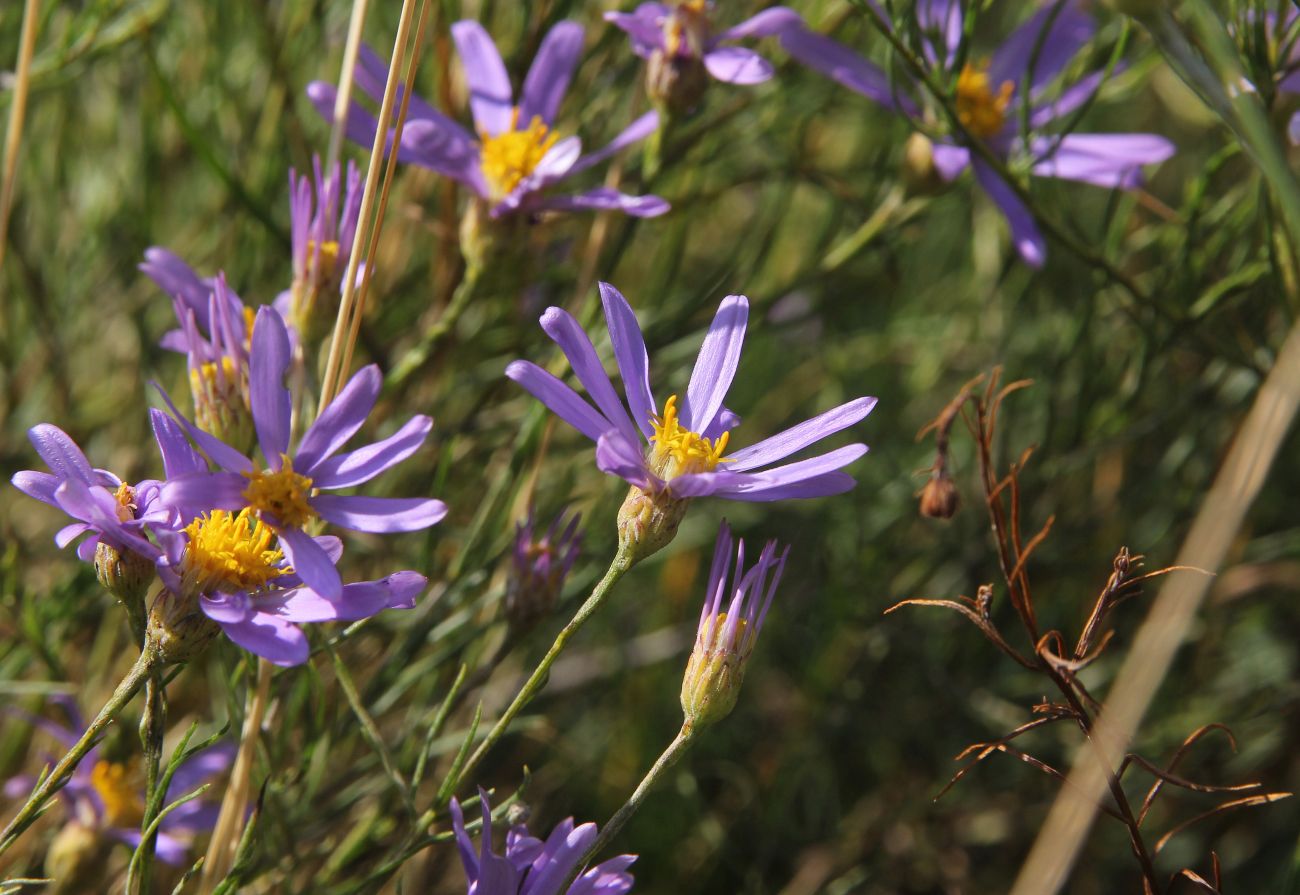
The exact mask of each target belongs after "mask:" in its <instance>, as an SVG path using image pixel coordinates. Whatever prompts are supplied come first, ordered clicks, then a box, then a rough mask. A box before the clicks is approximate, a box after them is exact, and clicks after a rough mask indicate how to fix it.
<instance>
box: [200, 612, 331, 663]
mask: <svg viewBox="0 0 1300 895" xmlns="http://www.w3.org/2000/svg"><path fill="white" fill-rule="evenodd" d="M218 624H220V622H218ZM221 630H222V631H224V632H225V634H226V636H227V637H229V638H230V639H231V640H233V641H234V642H235V643H237V644H238V645H239V646H242V647H243V648H244V649H246V650H248V651H249V652H250V653H253V654H254V655H258V656H261V657H262V658H263V659H266V660H267V661H269V662H271V663H272V664H274V665H284V666H287V665H301V664H302V663H303V662H306V661H307V658H308V656H310V655H311V648H310V646H309V645H308V644H307V636H306V635H305V634H303V633H302V631H300V630H298V628H297V627H296V626H295V625H294V624H293V623H291V622H287V621H285V620H284V619H281V618H276V617H275V616H273V615H267V614H265V613H260V612H258V613H254V614H252V615H250V616H249V617H248V619H247V620H245V621H242V622H236V623H234V624H228V625H221Z"/></svg>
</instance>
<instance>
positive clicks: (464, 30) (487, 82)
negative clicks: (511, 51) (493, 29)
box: [451, 19, 514, 137]
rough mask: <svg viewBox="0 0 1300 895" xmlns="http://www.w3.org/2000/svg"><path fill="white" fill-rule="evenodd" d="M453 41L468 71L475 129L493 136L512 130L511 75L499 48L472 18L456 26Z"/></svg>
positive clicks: (470, 103)
mask: <svg viewBox="0 0 1300 895" xmlns="http://www.w3.org/2000/svg"><path fill="white" fill-rule="evenodd" d="M451 38H452V40H454V41H455V42H456V52H457V54H459V56H460V62H461V65H462V66H463V67H464V70H465V82H466V84H467V85H468V86H469V107H470V110H471V112H473V115H474V125H475V129H476V130H478V131H480V132H486V133H487V134H488V135H489V136H493V137H495V136H496V135H497V134H499V133H502V132H503V131H508V130H510V122H511V118H512V117H513V113H514V108H513V107H514V103H513V102H512V99H511V95H510V75H509V74H508V73H507V72H506V66H505V63H504V62H502V61H501V54H500V53H498V52H497V45H496V44H495V43H493V42H492V38H491V36H490V35H489V34H488V33H487V31H485V30H484V28H483V26H482V25H480V24H479V23H478V22H475V21H473V20H471V19H465V20H463V21H460V22H457V23H456V24H454V25H452V26H451Z"/></svg>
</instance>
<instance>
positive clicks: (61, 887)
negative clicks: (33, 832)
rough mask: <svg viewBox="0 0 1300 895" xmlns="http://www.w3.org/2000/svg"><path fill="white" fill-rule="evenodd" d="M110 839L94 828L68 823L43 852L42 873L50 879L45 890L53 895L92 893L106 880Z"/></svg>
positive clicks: (77, 823) (75, 822) (72, 822)
mask: <svg viewBox="0 0 1300 895" xmlns="http://www.w3.org/2000/svg"><path fill="white" fill-rule="evenodd" d="M111 845H112V841H111V840H109V839H108V838H106V837H104V836H102V835H100V833H99V831H98V830H96V829H94V828H93V827H89V826H86V825H85V824H82V823H79V822H78V821H75V820H74V821H71V822H69V823H68V824H67V825H66V826H65V827H64V828H63V829H61V830H59V832H58V834H57V835H56V836H55V837H54V839H53V840H52V841H51V842H50V847H49V850H48V851H46V853H45V874H44V875H45V876H48V877H49V878H50V879H51V880H53V882H52V883H51V884H50V888H48V889H46V890H45V891H47V892H51V893H56V895H77V893H82V892H94V891H96V890H97V889H98V888H99V886H100V885H103V884H104V883H105V876H106V872H107V869H108V868H107V862H108V856H109V850H110V846H111Z"/></svg>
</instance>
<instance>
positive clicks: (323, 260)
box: [307, 239, 339, 286]
mask: <svg viewBox="0 0 1300 895" xmlns="http://www.w3.org/2000/svg"><path fill="white" fill-rule="evenodd" d="M307 259H308V260H309V261H311V260H313V259H314V260H315V262H316V263H315V270H314V279H315V280H316V285H317V286H319V285H321V284H322V283H329V282H331V281H332V280H333V279H334V268H335V267H337V266H338V263H339V244H338V243H337V242H335V241H334V240H332V239H331V240H328V241H326V242H321V243H317V242H316V240H314V239H309V240H307Z"/></svg>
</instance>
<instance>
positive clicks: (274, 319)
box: [163, 307, 447, 601]
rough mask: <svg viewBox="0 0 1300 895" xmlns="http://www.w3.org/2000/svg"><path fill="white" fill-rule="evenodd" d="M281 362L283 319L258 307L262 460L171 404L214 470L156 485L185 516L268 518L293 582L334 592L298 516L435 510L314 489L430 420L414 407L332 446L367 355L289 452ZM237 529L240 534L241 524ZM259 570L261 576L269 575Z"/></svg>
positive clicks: (338, 480) (356, 423) (405, 448)
mask: <svg viewBox="0 0 1300 895" xmlns="http://www.w3.org/2000/svg"><path fill="white" fill-rule="evenodd" d="M289 363H290V346H289V334H288V331H287V329H286V328H285V324H284V321H283V319H282V318H281V317H280V315H279V313H278V312H276V311H275V310H274V309H272V308H268V307H263V308H262V309H261V310H260V311H259V312H258V314H257V322H256V325H255V326H254V328H253V341H252V350H251V359H250V366H249V382H250V389H249V391H250V394H249V398H250V402H251V405H252V413H253V423H254V426H255V428H256V429H257V437H258V442H259V444H260V446H261V449H262V456H263V458H264V462H265V465H258V464H254V463H253V461H252V460H250V459H249V458H248V457H246V456H244V454H242V453H240V452H239V451H237V450H235V449H234V448H232V447H231V446H230V445H228V444H226V443H224V442H223V441H221V440H220V439H217V438H215V437H213V436H212V435H209V434H208V433H206V432H204V431H203V430H202V429H199V428H198V427H196V426H194V425H193V424H192V423H190V422H189V421H188V420H186V419H185V418H184V417H182V416H180V414H179V413H177V414H176V415H177V420H178V422H179V423H180V424H181V425H182V426H183V427H184V428H185V430H186V431H187V432H188V433H189V435H190V437H191V438H193V439H194V441H195V443H196V444H197V445H198V446H199V448H200V449H201V450H202V451H203V452H204V453H205V454H207V456H208V457H209V458H210V459H211V460H212V461H213V462H214V463H216V464H217V465H218V466H219V467H221V471H219V472H207V471H197V470H195V471H190V472H187V473H185V474H181V475H177V476H169V477H168V480H167V482H166V483H165V484H164V485H163V495H164V497H165V499H166V500H167V501H168V502H169V503H171V504H174V505H175V506H177V507H181V508H184V509H186V510H187V511H189V515H190V516H191V517H197V516H198V515H200V514H202V513H212V512H213V511H216V510H223V511H227V513H239V512H240V511H242V510H244V509H246V508H247V509H248V510H249V513H248V514H247V515H246V516H245V517H244V518H245V519H246V520H247V522H246V526H245V527H247V525H249V524H253V523H254V522H256V523H261V524H263V525H265V526H269V528H270V529H271V530H273V531H274V532H275V535H276V537H277V540H278V548H277V549H280V550H283V552H284V556H285V558H286V559H287V560H288V561H289V563H290V564H291V565H292V567H293V570H294V573H295V574H296V575H297V576H299V577H300V578H301V580H302V582H303V583H304V584H305V585H307V586H308V587H309V588H311V589H312V590H313V591H315V592H316V593H317V594H319V595H320V596H321V597H323V598H324V599H326V600H331V601H337V600H339V599H340V598H341V597H342V594H343V581H342V579H341V578H340V577H339V573H338V570H337V569H336V568H335V567H334V558H333V557H331V556H330V554H329V552H328V551H327V550H326V549H325V548H324V547H322V546H321V544H320V543H319V542H318V541H317V539H316V538H313V537H312V536H311V535H310V534H308V533H307V531H306V530H305V527H306V526H308V525H310V524H314V523H315V520H317V519H323V520H325V521H326V522H332V523H334V524H335V525H339V526H342V527H343V528H350V529H353V530H356V531H370V532H380V533H387V532H400V531H416V530H418V529H422V528H427V527H429V526H430V525H433V524H435V523H436V522H438V521H439V520H440V519H442V517H443V516H444V515H446V512H447V507H446V504H444V503H443V502H442V501H440V500H432V499H428V498H389V497H363V496H360V495H332V494H324V493H321V492H322V491H332V490H335V489H339V488H351V487H353V486H354V485H359V484H361V483H363V482H368V481H370V480H371V479H372V478H374V477H375V476H377V475H379V474H380V473H381V472H384V471H385V470H387V469H389V468H390V467H392V466H395V465H396V464H397V463H400V462H401V461H402V460H405V459H406V458H407V457H409V456H410V455H411V454H413V453H414V452H415V451H416V450H417V449H418V448H419V447H420V445H422V444H423V443H424V440H425V438H426V437H428V435H429V431H430V429H431V428H432V427H433V421H432V420H431V419H429V417H427V416H414V417H412V418H411V419H410V420H408V421H407V423H406V424H405V425H404V426H402V427H401V428H400V429H399V430H398V431H397V432H395V433H394V434H393V435H391V436H389V437H388V438H386V439H384V440H382V441H379V442H376V443H374V444H371V445H367V446H365V447H362V448H359V449H357V450H355V451H352V452H350V453H345V454H339V453H338V451H339V450H340V449H341V448H342V447H343V445H344V444H346V443H347V442H348V440H350V439H351V438H352V436H353V435H355V434H356V432H357V430H359V429H360V428H361V426H362V425H363V424H364V423H365V421H366V418H367V417H368V416H369V415H370V411H371V409H372V408H373V407H374V405H375V402H376V400H378V398H379V389H380V386H381V384H382V376H381V375H380V373H379V368H378V367H377V366H375V365H373V364H372V365H370V366H368V367H364V368H363V369H361V370H360V371H358V372H357V374H356V375H355V376H353V377H352V379H351V380H350V381H349V382H348V384H347V385H346V386H344V388H343V390H342V391H340V392H339V393H338V395H337V396H335V398H334V400H333V401H331V402H330V403H329V404H328V405H327V406H326V407H325V408H324V409H323V410H322V411H321V414H320V416H319V417H317V418H316V421H315V422H314V423H312V425H311V426H310V427H309V428H308V429H307V432H306V434H305V435H303V437H302V440H301V441H300V442H299V444H298V448H297V450H296V451H295V452H293V453H292V454H290V451H289V431H290V423H291V417H292V415H293V412H292V405H293V402H292V400H291V397H290V394H289V390H288V389H287V388H285V386H284V377H285V373H286V371H287V370H288V367H289ZM164 397H166V396H165V395H164ZM167 400H168V405H169V406H171V408H172V411H173V413H176V409H175V406H174V405H172V404H171V401H170V399H167ZM227 521H229V520H227ZM230 524H232V525H233V524H234V523H233V521H231V523H230ZM255 529H256V526H254V528H251V529H249V531H250V534H249V535H248V536H249V537H254V535H253V534H251V532H254V531H255ZM240 536H241V538H243V533H242V532H241V533H240ZM267 565H268V566H270V565H274V564H273V563H268V564H267ZM259 574H261V573H259ZM266 574H267V575H268V580H269V577H274V576H270V573H269V572H267V573H266Z"/></svg>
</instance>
